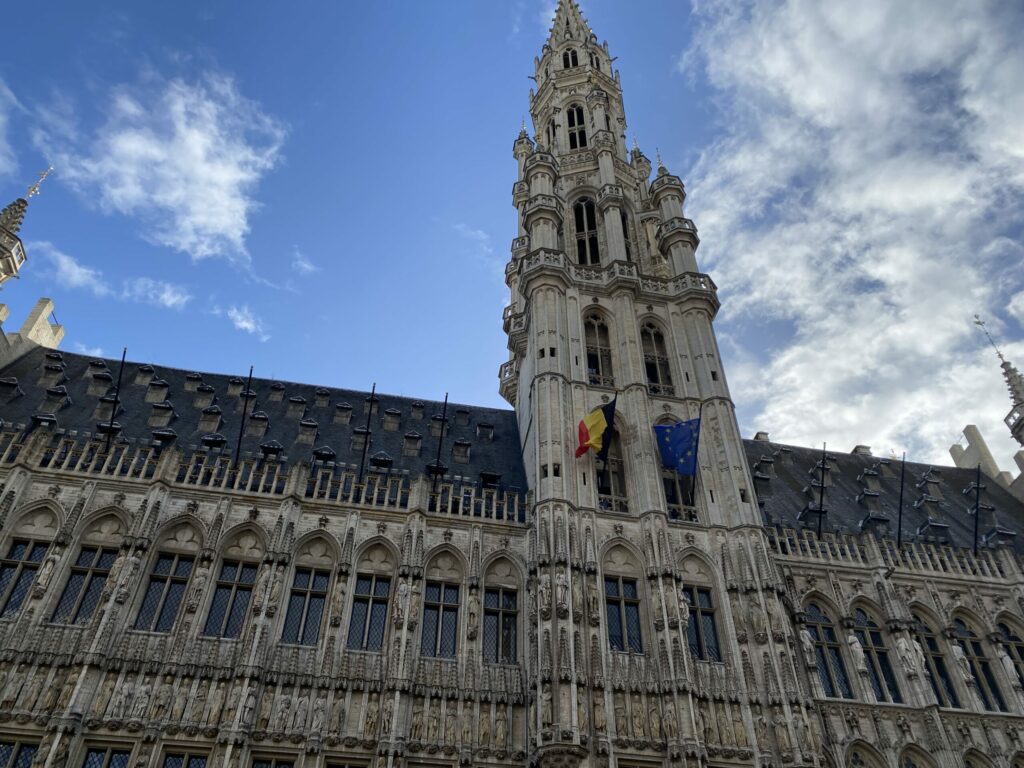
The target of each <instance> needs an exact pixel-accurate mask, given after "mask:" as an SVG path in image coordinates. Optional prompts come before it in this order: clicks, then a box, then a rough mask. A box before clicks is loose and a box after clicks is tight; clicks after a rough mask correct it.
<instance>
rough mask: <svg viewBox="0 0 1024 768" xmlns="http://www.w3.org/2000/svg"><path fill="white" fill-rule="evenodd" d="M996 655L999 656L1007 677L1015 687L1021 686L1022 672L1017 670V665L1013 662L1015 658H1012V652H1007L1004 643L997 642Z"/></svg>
mask: <svg viewBox="0 0 1024 768" xmlns="http://www.w3.org/2000/svg"><path fill="white" fill-rule="evenodd" d="M995 645H996V656H998V657H999V663H1000V664H1002V665H1003V671H1004V672H1005V673H1006V677H1007V679H1008V680H1009V681H1010V684H1011V685H1013V687H1014V688H1019V687H1020V673H1019V672H1018V671H1017V667H1016V665H1015V664H1014V663H1013V659H1011V658H1010V654H1008V653H1007V652H1006V648H1005V647H1004V646H1003V644H1002V643H996V644H995Z"/></svg>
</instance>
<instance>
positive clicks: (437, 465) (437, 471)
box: [430, 392, 448, 496]
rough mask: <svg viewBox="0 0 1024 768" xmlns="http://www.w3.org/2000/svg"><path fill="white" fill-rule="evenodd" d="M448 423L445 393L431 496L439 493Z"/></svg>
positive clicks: (445, 395) (445, 394)
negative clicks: (442, 449) (439, 479)
mask: <svg viewBox="0 0 1024 768" xmlns="http://www.w3.org/2000/svg"><path fill="white" fill-rule="evenodd" d="M447 423H448V393H447V392H445V393H444V405H443V406H442V407H441V434H440V436H439V437H438V438H437V458H436V459H434V473H433V474H434V479H433V480H432V481H431V483H430V495H431V496H433V495H434V493H436V492H437V476H438V474H440V471H441V446H442V445H443V444H444V427H445V424H447Z"/></svg>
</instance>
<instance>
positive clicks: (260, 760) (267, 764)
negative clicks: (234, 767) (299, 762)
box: [252, 757, 295, 768]
mask: <svg viewBox="0 0 1024 768" xmlns="http://www.w3.org/2000/svg"><path fill="white" fill-rule="evenodd" d="M294 765H295V761H294V760H281V759H279V758H276V757H254V758H253V759H252V768H294Z"/></svg>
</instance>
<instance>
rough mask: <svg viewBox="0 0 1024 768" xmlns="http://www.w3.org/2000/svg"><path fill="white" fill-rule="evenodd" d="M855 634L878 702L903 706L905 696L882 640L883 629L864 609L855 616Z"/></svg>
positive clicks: (855, 613) (856, 612) (860, 609)
mask: <svg viewBox="0 0 1024 768" xmlns="http://www.w3.org/2000/svg"><path fill="white" fill-rule="evenodd" d="M853 633H854V635H855V636H856V638H857V640H858V641H859V642H860V645H861V648H862V649H863V651H864V663H865V664H866V665H867V669H868V680H869V681H870V682H871V688H872V690H873V691H874V693H875V698H876V699H878V701H891V702H893V703H894V704H901V703H902V702H903V696H902V695H901V694H900V689H899V686H898V685H897V684H896V675H895V674H894V673H893V669H892V663H891V662H890V660H889V649H888V648H886V646H885V642H884V641H883V639H882V628H881V627H880V626H878V623H877V622H876V621H875V620H874V619H872V618H871V617H870V616H868V614H867V612H866V611H864V609H862V608H858V609H857V610H856V611H855V612H854V614H853Z"/></svg>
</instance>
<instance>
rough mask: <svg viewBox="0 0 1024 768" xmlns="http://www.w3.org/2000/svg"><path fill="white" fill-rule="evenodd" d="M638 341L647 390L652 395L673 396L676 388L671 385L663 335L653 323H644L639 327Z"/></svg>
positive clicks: (670, 373)
mask: <svg viewBox="0 0 1024 768" xmlns="http://www.w3.org/2000/svg"><path fill="white" fill-rule="evenodd" d="M640 343H641V346H642V348H643V353H644V370H645V371H646V372H647V390H648V391H649V392H650V393H651V394H652V395H665V396H667V397H673V396H674V395H675V393H676V388H675V387H674V386H672V372H671V371H670V370H669V367H668V350H667V349H666V347H665V335H664V334H663V333H662V332H661V330H660V329H659V328H658V327H657V326H656V325H654V324H653V323H644V324H643V325H642V326H641V328H640Z"/></svg>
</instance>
